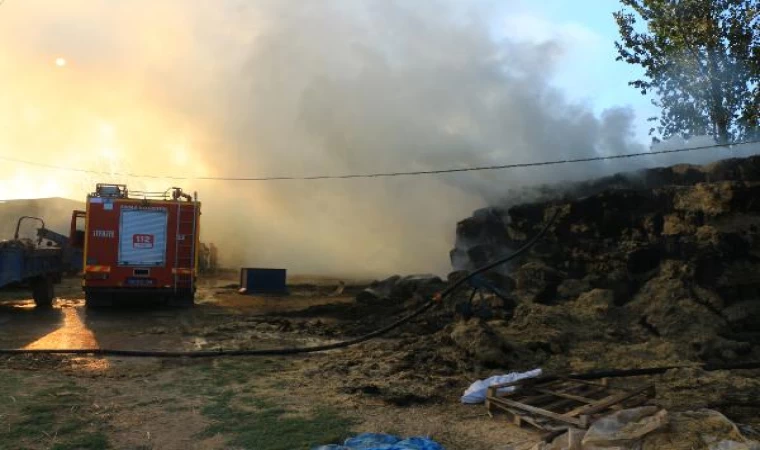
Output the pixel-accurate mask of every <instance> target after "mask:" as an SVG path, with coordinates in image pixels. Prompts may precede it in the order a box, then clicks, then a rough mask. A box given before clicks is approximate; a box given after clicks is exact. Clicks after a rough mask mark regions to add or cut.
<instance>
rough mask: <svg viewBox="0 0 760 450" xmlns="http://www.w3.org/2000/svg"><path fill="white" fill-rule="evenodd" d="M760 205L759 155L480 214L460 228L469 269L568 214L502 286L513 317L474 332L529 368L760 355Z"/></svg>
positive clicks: (461, 264)
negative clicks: (508, 349)
mask: <svg viewBox="0 0 760 450" xmlns="http://www.w3.org/2000/svg"><path fill="white" fill-rule="evenodd" d="M758 194H760V157H751V158H746V159H732V160H726V161H721V162H719V163H715V164H712V165H708V166H704V167H698V166H675V167H671V168H667V169H656V170H648V171H644V172H640V173H636V174H630V175H625V176H623V175H618V176H615V177H610V178H606V179H602V180H599V181H596V182H588V183H584V184H581V185H577V186H574V187H570V188H567V190H566V191H565V192H564V193H563V194H562V195H559V194H557V196H556V198H555V199H553V200H546V199H545V200H544V201H541V202H536V203H529V204H521V205H516V206H512V207H510V208H487V209H484V210H480V211H476V212H475V214H474V215H473V216H472V217H470V218H468V219H465V220H464V221H462V222H460V223H459V224H458V226H457V247H456V248H455V249H454V250H453V251H452V253H451V259H452V264H453V265H454V267H455V268H456V269H472V268H474V267H477V266H480V265H482V264H484V263H486V262H488V261H490V260H492V259H495V258H497V257H499V256H503V255H505V254H509V253H511V252H512V251H513V250H514V249H517V248H518V247H520V246H521V245H522V244H523V243H524V242H525V241H526V240H527V239H529V238H530V237H531V236H532V235H534V234H535V233H537V232H538V230H540V228H541V227H542V226H543V224H544V223H545V221H546V220H548V219H549V218H550V217H551V216H552V215H553V214H554V212H555V211H558V217H557V220H556V222H555V223H554V224H553V226H552V227H551V229H550V230H549V232H548V233H547V234H546V236H545V237H544V238H543V239H542V242H540V243H538V244H537V245H535V246H534V247H533V248H532V249H531V250H530V251H529V252H528V253H527V254H526V255H525V256H524V257H522V258H519V259H517V260H515V261H513V262H512V263H511V265H509V266H508V267H504V268H502V269H501V271H500V272H498V273H496V274H495V275H491V278H490V280H491V282H492V283H493V284H494V285H495V286H497V287H498V288H500V289H501V291H502V292H506V293H507V294H506V297H507V298H506V300H507V301H505V302H502V303H503V304H504V308H491V309H492V310H493V311H492V317H493V318H496V319H500V320H496V321H494V320H490V321H487V322H486V321H483V320H479V321H476V322H475V323H472V324H469V325H466V326H468V327H470V328H471V329H473V330H471V331H470V334H472V335H477V334H478V333H477V332H476V331H474V329H480V330H482V332H481V334H483V333H488V334H490V335H495V336H498V338H493V339H490V342H492V344H491V346H492V347H493V348H494V350H499V351H502V352H503V353H505V355H504V360H505V362H507V363H508V364H509V367H515V368H523V369H524V368H526V367H525V365H526V364H528V365H530V366H531V367H536V366H542V367H547V368H550V369H551V368H555V369H572V370H586V369H592V368H595V367H598V366H605V367H630V366H642V365H646V366H652V365H658V364H663V363H668V364H672V363H679V362H688V361H703V362H714V363H722V362H732V361H737V360H743V359H748V358H758V357H760V351H758V350H759V349H758V345H757V344H758V343H760V320H758V319H760V202H758V200H757V199H758V198H760V197H759V196H758ZM544 195H545V196H548V195H549V194H548V193H544ZM456 274H457V273H456V272H455V273H454V274H452V276H456ZM460 301H461V299H460ZM471 320H472V319H471ZM459 326H460V327H461V326H463V325H459ZM499 338H500V339H499ZM505 346H508V347H511V349H512V351H504V350H503V349H504V348H505ZM480 353H481V354H483V355H489V352H486V351H485V350H482V351H481V352H480ZM490 359H491V357H490V356H487V357H486V359H485V360H484V361H483V362H489V361H488V360H490Z"/></svg>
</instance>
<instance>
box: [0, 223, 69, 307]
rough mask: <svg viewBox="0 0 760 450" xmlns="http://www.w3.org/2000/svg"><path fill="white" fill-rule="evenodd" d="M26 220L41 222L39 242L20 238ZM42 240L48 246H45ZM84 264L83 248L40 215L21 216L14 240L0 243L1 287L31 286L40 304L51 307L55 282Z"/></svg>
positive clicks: (38, 234)
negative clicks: (20, 230)
mask: <svg viewBox="0 0 760 450" xmlns="http://www.w3.org/2000/svg"><path fill="white" fill-rule="evenodd" d="M25 220H36V221H38V222H39V223H40V224H41V227H40V228H39V229H38V230H37V241H36V242H35V241H33V240H30V239H20V238H19V229H20V227H21V223H22V222H23V221H25ZM72 220H73V219H72ZM43 242H46V243H47V245H45V246H43ZM81 266H82V253H81V249H76V248H74V247H72V245H71V241H70V239H69V238H67V237H65V236H64V235H61V234H58V233H56V232H54V231H51V230H48V229H46V228H45V222H44V220H42V219H41V218H39V217H30V216H23V217H21V218H19V219H18V221H17V222H16V233H15V235H14V237H13V240H8V241H3V242H0V288H7V287H12V286H28V287H30V288H31V291H32V298H34V303H35V305H37V306H38V307H50V306H51V305H52V303H53V298H54V297H55V292H54V288H53V285H54V284H56V283H60V282H61V280H62V278H63V276H64V275H66V274H72V273H76V272H78V271H79V269H81Z"/></svg>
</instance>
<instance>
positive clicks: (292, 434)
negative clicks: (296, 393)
mask: <svg viewBox="0 0 760 450" xmlns="http://www.w3.org/2000/svg"><path fill="white" fill-rule="evenodd" d="M233 400H235V401H234V402H233ZM251 407H252V408H251ZM202 412H203V414H204V415H205V416H206V417H208V418H210V419H211V420H212V422H213V424H212V425H211V426H210V427H208V428H207V429H206V430H205V431H204V433H203V435H204V436H205V437H211V436H214V435H216V434H220V433H221V434H222V435H225V436H230V437H231V438H230V441H229V444H232V445H235V446H240V447H243V448H256V449H260V450H297V449H308V448H311V447H312V446H315V445H319V444H326V443H332V442H340V441H342V440H343V439H344V438H346V437H347V436H348V434H349V429H350V428H351V426H352V425H353V423H354V422H353V421H352V420H350V419H347V418H345V417H344V416H342V415H341V414H339V413H338V412H337V411H335V410H332V409H329V408H315V409H314V410H312V411H311V413H310V414H309V415H308V416H301V415H294V414H292V413H291V412H289V411H288V410H286V409H284V408H282V407H279V406H278V405H277V404H275V403H274V402H271V401H270V400H263V399H261V398H257V397H254V396H243V397H242V398H241V397H236V395H235V393H234V392H232V391H224V392H222V393H221V394H220V395H218V396H217V397H216V398H214V400H213V401H212V402H210V403H209V404H208V405H206V407H204V408H203V410H202Z"/></svg>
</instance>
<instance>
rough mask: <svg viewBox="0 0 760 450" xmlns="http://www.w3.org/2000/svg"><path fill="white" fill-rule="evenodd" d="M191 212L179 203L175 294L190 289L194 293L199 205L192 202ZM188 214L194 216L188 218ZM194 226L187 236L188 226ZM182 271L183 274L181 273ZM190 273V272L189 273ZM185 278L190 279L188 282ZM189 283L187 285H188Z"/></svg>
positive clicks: (175, 257)
mask: <svg viewBox="0 0 760 450" xmlns="http://www.w3.org/2000/svg"><path fill="white" fill-rule="evenodd" d="M192 203H193V207H192V209H191V210H188V209H187V208H183V207H182V205H183V203H181V202H178V203H177V239H175V245H176V247H175V251H174V269H175V271H174V292H175V293H176V292H177V291H178V290H179V288H185V287H187V288H189V289H190V292H192V291H193V287H194V278H195V276H194V275H195V272H194V270H195V267H194V266H195V256H194V255H195V232H196V225H197V214H198V210H197V208H198V203H197V202H192ZM188 212H190V213H192V216H191V217H190V218H188V217H187V216H188ZM188 225H190V226H192V232H191V234H185V230H186V228H187V226H188ZM180 271H181V272H182V273H180ZM187 271H189V272H187ZM185 277H189V279H188V280H186V279H185ZM186 283H187V284H186Z"/></svg>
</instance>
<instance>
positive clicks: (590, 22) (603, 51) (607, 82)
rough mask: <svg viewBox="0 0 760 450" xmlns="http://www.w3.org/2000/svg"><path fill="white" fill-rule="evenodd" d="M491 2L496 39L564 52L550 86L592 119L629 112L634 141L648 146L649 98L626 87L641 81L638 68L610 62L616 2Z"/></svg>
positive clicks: (615, 35) (613, 53) (616, 35)
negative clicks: (612, 111)
mask: <svg viewBox="0 0 760 450" xmlns="http://www.w3.org/2000/svg"><path fill="white" fill-rule="evenodd" d="M500 4H502V2H495V3H494V5H495V8H496V10H498V11H499V12H498V13H496V14H494V16H493V18H492V24H491V27H492V33H493V36H494V38H495V39H499V38H502V37H511V38H516V39H526V40H530V41H534V42H540V41H546V40H549V39H553V38H554V39H558V41H559V42H562V43H565V45H566V46H567V47H566V49H565V52H564V54H563V55H562V57H561V59H560V62H559V63H558V65H559V69H558V70H557V71H556V75H555V77H554V80H553V82H554V84H555V85H556V86H557V87H559V88H560V89H562V91H563V92H565V93H566V94H567V95H568V96H570V97H571V98H573V99H575V100H576V101H581V102H584V101H585V102H588V103H589V104H590V105H592V107H593V108H594V110H595V111H596V112H597V113H600V112H601V111H602V110H603V109H604V108H608V107H610V106H624V105H627V106H630V107H632V108H633V109H634V111H635V112H636V124H635V126H636V135H637V138H638V139H639V140H640V141H641V142H643V143H647V142H649V141H650V137H649V127H650V124H649V123H648V122H646V118H648V117H651V116H657V115H658V109H657V108H656V107H654V106H653V105H652V104H651V97H648V96H643V95H641V94H640V93H639V91H638V90H637V89H634V88H633V87H630V86H628V82H629V81H631V80H634V79H637V78H639V77H641V76H642V75H643V70H641V69H640V68H639V67H638V66H633V65H630V64H627V63H625V62H623V61H615V58H616V57H617V50H616V49H615V45H614V43H615V41H616V40H618V38H619V33H618V30H617V25H616V23H615V20H614V18H613V17H612V14H613V12H616V11H619V10H620V9H621V4H620V2H619V1H617V0H584V1H582V2H574V1H570V0H544V1H528V0H520V1H518V2H516V3H514V4H510V5H506V4H502V6H501V8H500V7H499V5H500Z"/></svg>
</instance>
